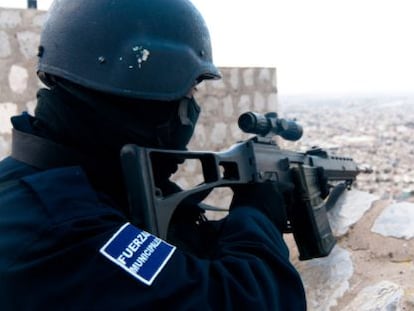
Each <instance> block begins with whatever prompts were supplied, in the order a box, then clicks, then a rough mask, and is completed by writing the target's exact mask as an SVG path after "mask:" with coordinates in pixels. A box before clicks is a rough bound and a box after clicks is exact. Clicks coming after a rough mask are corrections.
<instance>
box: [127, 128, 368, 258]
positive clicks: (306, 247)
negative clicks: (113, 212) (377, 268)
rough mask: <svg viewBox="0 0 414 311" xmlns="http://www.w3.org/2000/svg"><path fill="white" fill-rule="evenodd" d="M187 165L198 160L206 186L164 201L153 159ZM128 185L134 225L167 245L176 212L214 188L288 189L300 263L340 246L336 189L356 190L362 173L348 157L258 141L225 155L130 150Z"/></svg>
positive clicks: (291, 227) (288, 226)
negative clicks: (331, 213)
mask: <svg viewBox="0 0 414 311" xmlns="http://www.w3.org/2000/svg"><path fill="white" fill-rule="evenodd" d="M155 156H156V157H162V158H163V159H164V158H165V161H175V162H176V163H182V162H183V161H185V160H189V159H197V160H199V161H200V163H201V167H202V174H203V177H204V181H203V182H202V183H200V184H198V185H196V186H194V187H193V188H191V189H187V190H182V191H180V192H177V193H173V194H170V195H164V194H163V193H162V191H161V189H160V187H159V185H157V184H156V180H155V178H154V169H156V168H154V167H153V158H154V157H155ZM121 160H122V165H123V169H124V176H125V182H126V186H127V189H128V193H129V202H130V212H131V217H132V219H131V222H132V223H134V224H135V225H137V226H140V227H141V228H142V229H144V230H146V231H148V232H151V233H152V234H155V235H157V236H159V237H160V238H162V239H167V233H168V226H169V222H170V220H171V217H172V215H173V213H174V211H175V209H176V208H177V207H178V206H179V205H180V204H182V203H185V202H187V201H188V202H201V201H202V200H203V199H204V198H205V197H206V195H207V194H208V193H209V192H210V191H211V190H213V189H214V188H219V187H232V186H233V185H237V184H249V183H263V182H267V181H269V180H271V181H274V182H278V183H280V184H284V185H289V186H288V187H287V188H288V189H290V190H289V191H288V196H289V198H290V199H289V200H288V202H287V204H285V205H286V208H287V211H286V212H287V215H288V223H287V224H286V230H285V232H292V233H293V235H294V238H295V241H296V244H297V246H298V250H299V254H300V255H299V258H300V259H301V260H307V259H311V258H317V257H323V256H327V255H329V253H330V251H331V250H332V248H333V246H334V245H335V238H334V237H333V234H332V231H331V228H330V225H329V221H328V218H327V215H326V213H327V201H328V200H329V199H330V201H331V202H330V204H333V203H334V201H335V200H336V199H334V198H332V197H329V192H330V189H331V188H330V186H329V185H330V184H331V183H332V182H340V183H342V184H343V185H345V187H343V188H344V189H345V188H350V186H351V185H352V183H353V182H354V181H355V179H356V176H357V175H358V174H359V173H360V170H359V169H358V166H357V165H356V163H355V162H354V161H353V160H352V159H351V158H347V157H338V156H330V155H328V153H327V152H325V151H324V150H321V149H312V150H310V151H309V152H306V153H302V152H294V151H290V150H284V149H281V148H280V147H279V146H278V145H277V144H275V143H274V141H273V140H271V139H267V138H263V137H257V136H256V137H254V138H251V139H248V140H246V141H243V142H239V143H237V144H235V145H233V146H232V147H231V148H230V149H228V150H226V151H223V152H210V151H207V152H204V151H179V150H164V149H154V148H144V147H140V146H137V145H126V146H124V148H123V149H122V151H121Z"/></svg>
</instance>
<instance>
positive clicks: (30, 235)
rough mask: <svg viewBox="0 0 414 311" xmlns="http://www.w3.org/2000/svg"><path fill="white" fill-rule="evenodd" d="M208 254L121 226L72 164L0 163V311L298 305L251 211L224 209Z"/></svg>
mask: <svg viewBox="0 0 414 311" xmlns="http://www.w3.org/2000/svg"><path fill="white" fill-rule="evenodd" d="M127 231H128V232H127ZM128 234H129V236H128ZM131 236H132V237H131ZM145 239H147V241H152V242H151V245H152V246H151V245H149V244H148V243H147V245H146V246H145V248H144V247H143V246H142V243H144V242H143V241H144V240H145ZM215 248H216V251H215V256H214V258H212V259H209V260H206V259H200V258H197V257H195V256H192V255H190V254H188V253H185V252H183V251H181V250H180V249H178V248H174V246H171V245H168V244H166V243H165V242H164V241H162V240H160V239H157V238H156V237H153V236H150V235H148V234H146V233H145V232H144V233H143V232H141V231H140V230H139V228H135V227H133V226H132V225H129V224H128V219H126V218H125V216H124V215H123V214H122V213H121V212H119V211H118V210H117V209H115V208H114V207H113V206H111V204H110V203H109V202H108V201H107V200H106V198H105V197H103V196H102V195H100V194H98V193H96V192H95V191H94V190H93V189H92V187H91V185H90V184H89V182H88V180H87V178H86V176H85V173H84V172H83V171H82V169H81V168H80V167H76V166H72V167H60V168H54V169H48V170H39V169H35V168H33V167H31V166H29V165H27V164H26V163H23V162H20V161H17V160H15V159H14V158H11V157H8V158H6V159H4V160H3V161H1V162H0V310H304V309H305V297H304V290H303V286H302V282H301V280H300V277H299V275H298V273H297V272H296V270H295V269H294V268H293V266H292V265H291V264H290V262H289V258H288V249H287V247H286V245H285V243H284V241H283V239H282V236H281V234H280V232H279V231H278V230H277V229H276V227H275V226H274V225H273V224H272V223H271V222H270V221H269V220H268V218H267V217H266V216H265V215H264V214H262V213H261V212H260V211H258V210H256V209H254V208H251V207H239V208H236V209H234V210H233V211H232V212H231V213H230V214H229V216H228V217H227V218H226V220H225V221H224V223H223V225H222V230H221V232H220V238H219V242H218V244H217V245H216V247H215ZM117 252H118V253H117ZM131 258H132V260H134V263H132V264H131V262H129V263H127V265H129V266H128V267H126V265H125V263H126V261H127V260H129V259H131ZM150 259H151V260H150ZM150 261H151V262H152V263H151V264H150V265H147V263H148V262H150Z"/></svg>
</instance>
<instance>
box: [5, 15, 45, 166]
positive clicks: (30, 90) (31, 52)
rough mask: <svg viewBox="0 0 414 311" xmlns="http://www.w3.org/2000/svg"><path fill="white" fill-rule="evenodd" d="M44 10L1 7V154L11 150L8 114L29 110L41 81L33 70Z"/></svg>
mask: <svg viewBox="0 0 414 311" xmlns="http://www.w3.org/2000/svg"><path fill="white" fill-rule="evenodd" d="M44 19H45V12H42V11H36V10H11V9H0V158H3V157H4V156H5V155H7V154H8V153H9V151H10V130H11V125H10V121H9V119H10V116H12V115H15V114H16V113H19V112H21V111H23V110H29V111H32V110H33V107H34V99H35V97H36V90H37V88H38V87H39V85H40V82H39V80H38V79H37V76H36V74H35V71H36V61H37V57H36V54H37V47H38V44H39V43H38V42H39V38H40V29H41V27H42V24H43V21H44Z"/></svg>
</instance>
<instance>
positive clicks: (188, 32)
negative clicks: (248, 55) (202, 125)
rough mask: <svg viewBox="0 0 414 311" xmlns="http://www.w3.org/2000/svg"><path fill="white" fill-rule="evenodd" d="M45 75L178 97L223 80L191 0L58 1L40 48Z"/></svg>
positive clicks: (110, 89)
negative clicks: (211, 81) (202, 83)
mask: <svg viewBox="0 0 414 311" xmlns="http://www.w3.org/2000/svg"><path fill="white" fill-rule="evenodd" d="M39 58H40V60H39V66H38V73H39V77H40V78H41V79H42V80H43V81H44V82H45V83H48V82H47V77H48V76H57V77H61V78H64V79H66V80H69V81H72V82H74V83H76V84H80V85H83V86H85V87H87V88H91V89H95V90H98V91H102V92H106V93H111V94H115V95H120V96H126V97H132V98H142V99H154V100H166V101H169V100H175V99H178V98H181V97H183V96H185V95H186V94H187V92H188V91H189V90H190V89H191V87H192V86H194V84H195V83H197V82H200V81H202V80H204V79H218V78H220V73H219V71H218V70H217V68H216V67H215V66H214V65H213V63H212V52H211V44H210V35H209V32H208V29H207V27H206V25H205V22H204V20H203V18H202V16H201V15H200V13H199V12H198V11H197V9H196V8H195V7H194V6H193V4H192V3H191V2H190V1H188V0H118V1H116V0H55V1H54V3H53V5H52V7H51V8H50V10H49V16H48V19H47V21H46V23H45V26H44V29H43V32H42V37H41V43H40V47H39Z"/></svg>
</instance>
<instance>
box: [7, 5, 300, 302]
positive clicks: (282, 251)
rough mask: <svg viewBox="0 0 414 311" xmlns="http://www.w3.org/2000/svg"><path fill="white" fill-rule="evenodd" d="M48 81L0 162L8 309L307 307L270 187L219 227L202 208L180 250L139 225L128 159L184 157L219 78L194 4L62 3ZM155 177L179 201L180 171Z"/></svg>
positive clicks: (242, 196)
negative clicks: (139, 150)
mask: <svg viewBox="0 0 414 311" xmlns="http://www.w3.org/2000/svg"><path fill="white" fill-rule="evenodd" d="M38 75H39V77H40V78H41V80H42V81H43V82H44V83H45V84H46V85H47V86H48V88H45V89H41V90H39V92H38V94H37V99H38V103H37V107H36V110H35V115H34V116H31V115H28V114H22V115H20V116H15V117H13V118H12V123H13V127H14V129H13V144H12V154H11V155H10V156H9V157H7V158H5V159H4V160H3V161H1V162H0V254H1V256H0V309H1V310H132V309H136V310H138V309H140V308H141V310H152V309H154V310H165V309H167V310H195V309H199V310H252V309H257V310H303V309H305V297H304V290H303V286H302V283H301V280H300V277H299V275H298V273H297V272H296V271H295V269H294V268H293V266H292V265H291V264H290V262H289V258H288V250H287V247H286V245H285V244H284V242H283V239H282V236H281V233H280V230H279V229H278V227H279V223H280V221H279V218H278V215H277V213H276V212H275V211H276V210H280V208H279V209H278V208H275V207H277V205H278V204H283V203H282V202H281V200H279V199H278V198H279V196H278V193H277V191H276V190H275V188H274V187H273V185H264V186H260V187H259V186H256V187H254V188H238V189H235V195H234V200H233V202H232V204H231V210H230V213H229V215H228V217H226V218H225V219H224V220H223V221H221V222H219V223H213V222H209V221H201V223H200V221H199V219H200V217H199V216H200V214H199V210H198V208H197V207H196V206H195V207H194V209H193V211H195V212H193V214H196V215H197V216H196V217H187V218H185V217H186V216H185V215H181V217H175V219H176V221H175V228H176V230H172V231H175V232H176V234H175V235H173V238H172V239H171V241H170V240H168V241H165V240H162V239H160V238H158V237H156V236H154V235H152V234H149V233H147V232H145V231H142V230H141V228H139V227H138V226H134V225H132V224H131V223H130V219H131V215H130V212H129V209H128V202H127V193H126V190H125V185H124V177H123V174H122V170H121V163H120V159H119V153H120V149H121V148H122V146H123V145H125V144H130V143H132V144H138V145H141V146H146V147H156V148H167V149H168V148H169V149H185V148H186V145H187V143H188V141H189V140H190V138H191V136H192V134H193V130H194V126H195V124H196V121H197V117H198V114H199V112H200V108H199V106H198V105H197V103H196V102H195V100H194V97H193V90H194V87H195V86H196V85H197V84H198V83H200V82H201V81H203V80H207V79H218V78H220V73H219V71H218V70H217V68H216V67H215V66H214V65H213V63H212V55H211V47H210V39H209V33H208V30H207V28H206V26H205V23H204V21H203V19H202V17H201V16H200V14H199V12H198V11H197V10H196V9H195V8H194V6H193V5H192V4H191V3H190V2H189V1H188V0H123V1H116V0H89V1H85V0H56V1H55V2H54V4H53V5H52V7H51V9H50V11H49V15H48V19H47V21H46V23H45V27H44V30H43V33H42V36H41V44H40V48H39V66H38ZM155 167H156V170H157V172H156V173H157V177H156V178H157V179H158V180H159V181H161V182H162V183H163V185H164V186H163V188H164V189H163V191H166V192H168V191H170V192H172V191H176V190H177V189H176V186H175V185H173V184H172V183H171V182H169V180H168V177H169V176H170V175H171V173H173V172H174V171H175V169H176V165H173V164H170V163H165V162H164V161H159V163H157V165H156V166H155ZM258 197H260V200H259V199H256V198H258ZM186 214H190V215H191V214H192V213H191V212H190V213H186ZM197 217H198V221H197V222H196V221H195V219H196V218H197ZM185 222H190V223H191V224H190V225H189V226H188V224H187V227H186V223H185ZM180 226H183V228H187V229H188V230H193V231H194V232H191V233H190V234H189V232H188V231H186V230H187V229H186V230H179V229H180V228H181V227H180ZM172 227H174V226H173V225H172ZM183 231H184V234H183ZM180 232H181V235H180ZM188 235H191V236H192V237H195V238H192V239H190V240H192V241H190V242H188V241H186V239H185V236H188ZM187 240H188V239H187ZM172 241H174V243H173V242H172ZM194 241H195V243H194ZM197 246H198V247H197ZM200 246H201V247H200Z"/></svg>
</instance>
